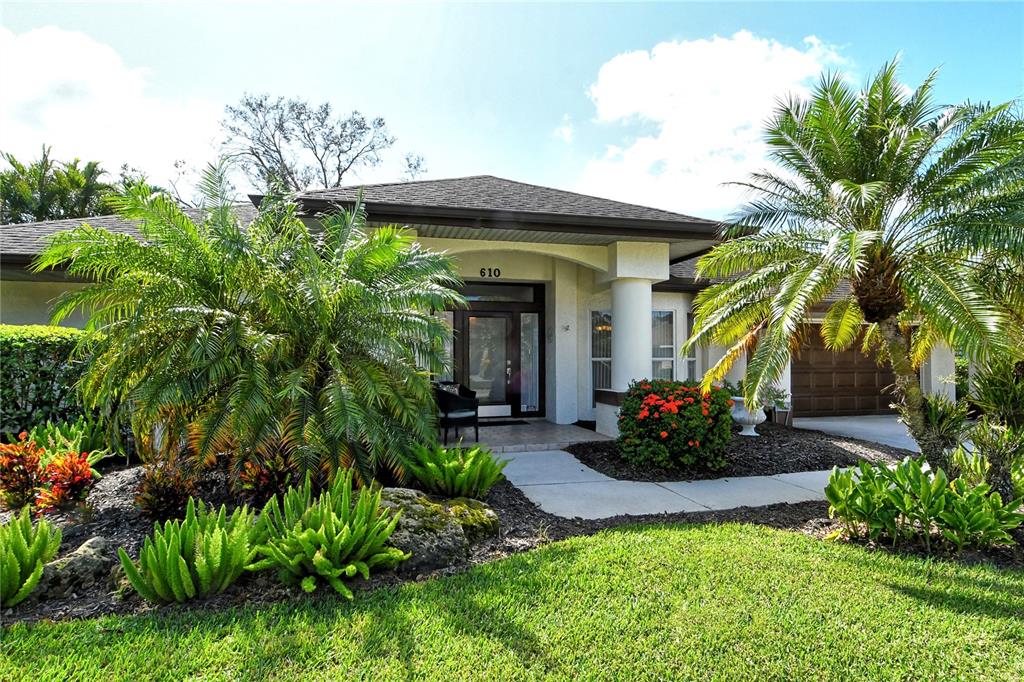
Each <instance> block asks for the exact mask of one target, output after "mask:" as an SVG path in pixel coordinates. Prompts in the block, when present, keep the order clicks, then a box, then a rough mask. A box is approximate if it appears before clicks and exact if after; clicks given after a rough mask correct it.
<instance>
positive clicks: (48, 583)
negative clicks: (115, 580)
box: [36, 535, 117, 599]
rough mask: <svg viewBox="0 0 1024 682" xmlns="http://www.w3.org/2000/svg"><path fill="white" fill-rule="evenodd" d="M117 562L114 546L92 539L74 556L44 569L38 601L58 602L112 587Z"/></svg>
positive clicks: (64, 558)
mask: <svg viewBox="0 0 1024 682" xmlns="http://www.w3.org/2000/svg"><path fill="white" fill-rule="evenodd" d="M115 563H117V555H116V554H115V550H114V547H113V546H112V545H111V544H110V542H109V541H107V539H106V538H104V537H102V536H99V535H97V536H96V537H92V538H89V539H88V540H86V541H85V542H83V543H82V545H81V546H80V547H79V548H78V549H76V550H75V551H74V552H72V553H71V554H69V555H67V556H65V557H61V558H60V559H55V560H53V561H51V562H50V563H48V564H46V565H45V566H44V567H43V575H42V578H40V580H39V587H38V588H37V589H36V595H37V597H38V598H39V599H56V598H61V597H64V596H67V595H70V594H73V593H75V592H77V591H80V590H89V589H92V588H94V587H96V586H97V584H102V585H103V586H104V588H107V587H109V584H110V580H111V569H112V568H113V566H114V564H115Z"/></svg>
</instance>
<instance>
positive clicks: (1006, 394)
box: [971, 359, 1024, 429]
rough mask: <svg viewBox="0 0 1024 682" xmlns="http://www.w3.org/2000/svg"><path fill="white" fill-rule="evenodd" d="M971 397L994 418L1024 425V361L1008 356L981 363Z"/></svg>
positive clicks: (1013, 424) (998, 420)
mask: <svg viewBox="0 0 1024 682" xmlns="http://www.w3.org/2000/svg"><path fill="white" fill-rule="evenodd" d="M973 389H974V390H973V393H972V395H971V399H972V401H973V402H974V404H975V405H977V406H978V407H980V408H981V410H982V412H984V413H985V415H986V416H987V417H988V418H989V419H990V420H991V421H994V422H998V423H1001V424H1006V425H1007V426H1010V427H1012V428H1014V429H1024V363H1017V364H1014V363H1011V362H1008V361H1006V360H1005V359H1004V360H1002V361H999V360H995V361H992V362H990V363H987V364H984V365H981V366H980V367H979V368H978V371H977V372H975V374H974V382H973Z"/></svg>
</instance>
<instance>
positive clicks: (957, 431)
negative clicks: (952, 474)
mask: <svg viewBox="0 0 1024 682" xmlns="http://www.w3.org/2000/svg"><path fill="white" fill-rule="evenodd" d="M897 408H898V410H899V412H900V415H901V417H902V419H903V421H908V420H909V419H911V417H912V416H911V415H910V413H909V412H908V411H907V409H906V406H905V405H904V404H900V405H897ZM922 408H923V412H924V430H923V431H921V433H920V434H919V435H918V443H919V444H922V447H921V451H922V452H929V453H932V454H931V458H930V460H931V461H932V463H933V464H935V466H936V467H941V468H943V469H946V470H950V469H951V468H952V462H951V459H950V457H951V456H952V453H953V451H954V450H956V448H957V447H959V445H960V443H961V441H962V440H963V438H964V435H965V434H966V432H967V411H968V405H967V401H965V400H951V399H950V398H948V397H947V396H945V395H943V394H939V393H937V394H934V395H927V396H925V397H924V402H923V404H922Z"/></svg>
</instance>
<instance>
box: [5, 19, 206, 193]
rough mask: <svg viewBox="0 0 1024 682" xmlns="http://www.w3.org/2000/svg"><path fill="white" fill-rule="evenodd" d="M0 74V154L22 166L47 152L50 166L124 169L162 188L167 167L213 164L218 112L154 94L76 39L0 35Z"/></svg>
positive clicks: (75, 35) (112, 55)
mask: <svg viewBox="0 0 1024 682" xmlns="http://www.w3.org/2000/svg"><path fill="white" fill-rule="evenodd" d="M0 64H6V65H7V68H5V69H3V71H2V72H0V92H3V93H4V94H3V97H0V149H2V150H3V151H6V152H10V153H13V154H14V155H15V156H17V157H18V158H19V159H21V160H26V159H35V158H37V157H38V156H39V151H40V148H41V147H42V145H43V144H48V145H51V146H52V147H53V155H54V157H55V158H57V159H61V160H69V159H71V158H74V157H76V156H77V157H79V158H81V159H82V160H84V161H92V160H96V161H99V162H101V164H102V166H103V167H104V168H105V169H106V170H108V171H110V172H111V175H112V176H115V177H116V175H117V171H118V170H119V169H120V166H121V164H122V163H127V164H129V165H130V166H133V167H135V168H138V169H140V170H142V171H144V172H145V173H147V174H148V175H149V178H150V180H151V181H152V182H155V183H158V184H164V183H166V182H167V181H168V180H170V179H172V178H174V176H175V174H176V173H175V170H174V161H175V160H177V159H183V160H185V161H186V162H187V163H188V164H189V165H192V166H196V167H202V166H203V165H205V163H206V162H208V161H210V160H212V159H213V158H214V157H215V156H216V147H215V140H216V138H217V136H218V132H219V119H220V115H221V108H220V107H219V106H217V105H216V104H214V103H213V102H210V101H207V100H202V99H196V98H187V99H181V98H170V97H163V96H161V95H160V94H159V93H154V92H153V87H152V86H151V85H150V73H149V72H148V71H147V70H146V69H144V68H133V67H129V66H128V65H126V64H125V63H124V60H123V59H122V58H121V56H120V55H119V54H118V53H117V51H116V50H114V49H113V48H112V47H110V46H109V45H105V44H103V43H101V42H98V41H96V40H94V39H93V38H90V37H89V36H87V35H85V34H83V33H79V32H75V31H66V30H63V29H60V28H56V27H52V26H51V27H46V28H40V29H35V30H31V31H27V32H25V33H21V34H14V33H12V32H11V31H9V30H7V29H3V28H0ZM14 65H18V66H17V68H14ZM109 179H112V178H108V180H109Z"/></svg>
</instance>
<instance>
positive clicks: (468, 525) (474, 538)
mask: <svg viewBox="0 0 1024 682" xmlns="http://www.w3.org/2000/svg"><path fill="white" fill-rule="evenodd" d="M442 504H443V505H444V507H445V510H446V511H447V512H448V513H449V514H450V515H452V516H453V517H454V518H455V520H456V521H458V522H459V525H460V526H462V532H464V533H465V534H466V539H467V540H469V542H471V543H472V542H480V541H481V540H486V539H487V538H489V537H493V536H495V535H497V534H498V528H499V527H500V525H501V524H500V523H499V521H498V515H497V514H495V513H494V510H493V509H491V508H490V507H488V506H487V505H486V504H484V503H483V502H481V501H480V500H473V499H470V498H468V497H456V498H455V499H453V500H445V501H444V502H443V503H442Z"/></svg>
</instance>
